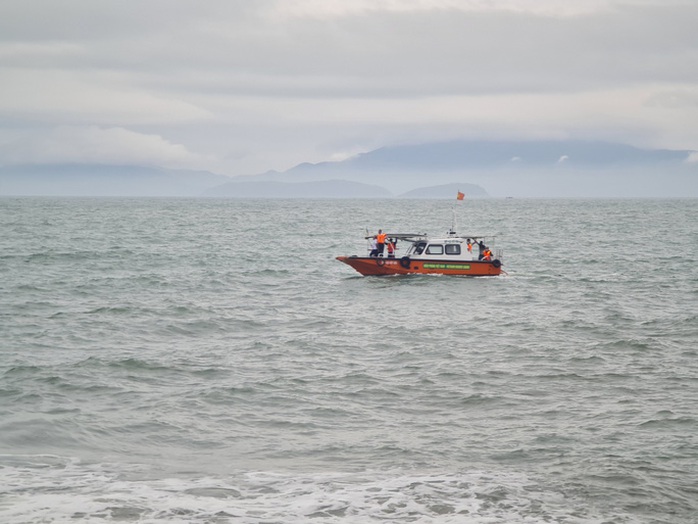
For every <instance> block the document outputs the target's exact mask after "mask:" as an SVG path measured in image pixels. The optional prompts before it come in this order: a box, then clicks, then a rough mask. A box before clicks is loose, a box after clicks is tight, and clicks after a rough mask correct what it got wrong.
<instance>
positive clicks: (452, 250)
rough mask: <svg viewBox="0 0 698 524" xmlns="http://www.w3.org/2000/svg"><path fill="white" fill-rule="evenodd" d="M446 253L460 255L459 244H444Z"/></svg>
mask: <svg viewBox="0 0 698 524" xmlns="http://www.w3.org/2000/svg"><path fill="white" fill-rule="evenodd" d="M446 254H447V255H460V244H446Z"/></svg>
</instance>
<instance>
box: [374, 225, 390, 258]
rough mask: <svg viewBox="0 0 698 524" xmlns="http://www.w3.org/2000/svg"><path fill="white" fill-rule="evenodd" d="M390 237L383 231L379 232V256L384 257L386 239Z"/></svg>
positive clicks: (377, 240) (377, 238) (377, 239)
mask: <svg viewBox="0 0 698 524" xmlns="http://www.w3.org/2000/svg"><path fill="white" fill-rule="evenodd" d="M387 236H388V235H387V234H385V233H383V230H382V229H379V230H378V234H377V235H376V243H377V244H378V256H379V257H382V256H383V251H385V239H386V237H387Z"/></svg>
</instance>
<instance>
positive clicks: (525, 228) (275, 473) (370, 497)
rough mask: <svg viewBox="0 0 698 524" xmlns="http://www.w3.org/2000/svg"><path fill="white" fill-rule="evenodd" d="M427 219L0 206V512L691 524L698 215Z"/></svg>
mask: <svg viewBox="0 0 698 524" xmlns="http://www.w3.org/2000/svg"><path fill="white" fill-rule="evenodd" d="M452 207H453V203H452V202H445V201H438V200H433V201H429V200H422V201H410V200H388V201H384V202H383V201H378V200H377V201H368V200H339V201H333V200H318V201H307V200H287V201H283V200H217V199H208V200H207V199H191V200H187V199H58V198H56V199H52V198H5V199H0V230H1V231H2V232H3V234H2V236H0V335H1V336H0V520H1V521H2V522H8V523H29V522H32V523H33V522H36V523H38V522H42V523H43V522H56V523H58V522H74V521H87V522H163V521H167V522H201V523H212V522H215V523H228V522H235V523H238V522H241V523H257V522H260V523H261V522H267V523H270V522H275V523H276V522H278V523H292V522H304V523H306V522H323V523H324V522H335V523H343V522H383V521H397V522H418V523H430V522H440V523H441V522H446V523H461V522H468V523H470V522H474V523H511V522H527V523H528V522H531V523H534V522H535V523H538V522H560V523H562V522H564V523H672V524H673V523H679V524H683V523H686V524H687V523H693V522H696V514H698V489H696V487H695V486H698V437H697V436H696V435H698V408H696V406H698V364H697V362H698V360H697V357H698V313H697V312H698V269H697V264H696V262H697V259H698V240H697V239H698V221H696V219H695V217H696V216H698V200H695V199H686V200H678V199H677V200H528V199H524V200H519V199H507V200H477V201H467V200H466V201H465V202H463V203H461V204H460V205H458V206H457V217H458V231H459V232H460V233H463V234H472V235H483V234H487V235H493V236H495V237H496V241H495V244H494V247H495V248H498V249H502V250H503V253H504V256H503V262H504V265H503V269H504V270H505V271H506V275H503V276H501V277H495V278H464V277H439V276H408V277H382V278H381V277H361V276H360V275H359V274H358V273H355V272H354V271H353V270H352V269H351V268H349V267H348V266H346V265H343V264H341V263H339V262H337V261H336V260H335V259H334V257H335V256H337V255H344V254H364V253H365V249H366V246H365V242H364V240H363V236H364V235H365V230H366V228H369V229H371V230H372V231H375V230H377V229H378V228H379V227H380V228H382V229H384V230H389V231H399V232H427V233H434V234H437V233H443V232H445V231H446V230H447V229H448V228H449V227H450V226H451V220H452V215H451V210H452ZM398 248H402V249H404V248H406V246H404V245H403V246H398ZM398 256H399V253H398Z"/></svg>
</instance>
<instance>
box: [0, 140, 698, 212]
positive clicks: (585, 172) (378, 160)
mask: <svg viewBox="0 0 698 524" xmlns="http://www.w3.org/2000/svg"><path fill="white" fill-rule="evenodd" d="M695 160H696V152H695V151H692V150H668V149H641V148H637V147H633V146H629V145H626V144H617V143H610V142H593V141H574V140H567V141H564V140H563V141H485V140H469V141H467V140H461V141H449V142H436V143H427V144H415V145H401V146H393V147H384V148H380V149H376V150H374V151H369V152H367V153H363V154H360V155H357V156H355V157H352V158H348V159H346V160H343V161H338V162H320V163H317V164H310V163H302V164H299V165H297V166H295V167H293V168H291V169H288V170H286V171H283V172H278V171H268V172H266V173H260V174H256V175H246V176H237V177H228V176H225V175H221V174H215V173H211V172H208V171H194V170H175V169H166V168H162V167H153V166H130V165H121V166H120V165H103V164H50V165H49V164H45V165H28V164H24V165H14V166H12V165H6V166H2V167H0V195H5V196H8V195H28V196H31V195H46V196H162V197H200V196H205V197H225V198H455V194H456V193H457V192H458V191H461V192H463V193H466V195H467V197H468V198H487V197H489V196H491V195H492V194H493V190H494V194H495V195H497V194H499V196H512V195H515V196H566V194H565V192H567V193H572V192H573V190H574V191H576V192H577V193H579V192H580V191H584V192H586V193H588V194H590V195H594V194H604V193H608V194H609V195H611V196H612V195H616V196H633V195H634V192H635V193H637V188H645V189H646V192H648V195H647V196H654V195H655V194H656V195H658V196H663V195H669V196H670V195H675V196H690V195H693V196H698V162H696V161H695ZM642 196H644V195H642Z"/></svg>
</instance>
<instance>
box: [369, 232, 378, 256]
mask: <svg viewBox="0 0 698 524" xmlns="http://www.w3.org/2000/svg"><path fill="white" fill-rule="evenodd" d="M369 245H370V247H371V252H370V253H369V254H368V256H369V257H377V256H378V243H377V242H376V235H373V236H372V237H371V239H370V240H369Z"/></svg>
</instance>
